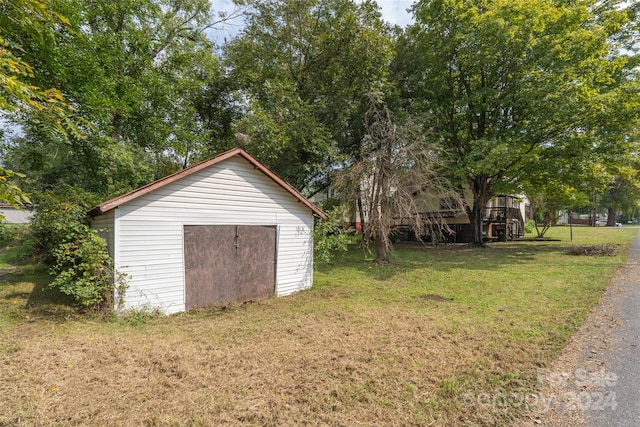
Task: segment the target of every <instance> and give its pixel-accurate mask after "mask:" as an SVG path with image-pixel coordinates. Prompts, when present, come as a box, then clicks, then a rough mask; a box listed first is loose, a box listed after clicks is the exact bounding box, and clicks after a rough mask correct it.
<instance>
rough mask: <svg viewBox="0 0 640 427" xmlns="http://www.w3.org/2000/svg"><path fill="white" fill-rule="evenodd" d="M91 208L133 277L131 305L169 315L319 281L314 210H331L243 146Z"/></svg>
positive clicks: (127, 299)
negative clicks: (315, 275) (315, 270)
mask: <svg viewBox="0 0 640 427" xmlns="http://www.w3.org/2000/svg"><path fill="white" fill-rule="evenodd" d="M90 214H91V215H92V217H93V221H92V226H93V227H94V228H97V229H99V230H101V235H102V236H103V237H104V238H105V239H106V240H107V244H108V247H109V252H110V254H111V256H112V258H113V260H114V263H115V267H116V270H117V272H118V273H124V274H126V275H127V276H126V277H127V279H128V285H129V288H128V289H127V291H126V295H125V296H124V308H125V309H127V308H135V309H143V308H158V309H160V310H162V311H163V312H166V313H173V312H178V311H183V310H188V309H191V308H197V307H205V306H210V305H226V304H229V303H234V302H235V303H238V302H244V301H249V300H254V299H257V298H264V297H267V296H269V295H271V294H275V295H287V294H290V293H292V292H295V291H298V290H300V289H304V288H308V287H310V286H311V284H312V280H313V240H312V230H313V222H314V218H313V216H314V215H317V216H319V217H324V216H325V214H324V213H323V212H322V211H321V210H320V209H318V208H316V207H315V205H313V204H312V203H311V202H309V201H308V200H307V199H305V198H304V197H303V196H302V195H301V194H300V193H298V192H297V191H296V190H295V189H293V188H292V187H291V186H289V185H288V184H287V183H285V182H284V181H282V180H281V179H280V178H278V177H277V176H276V175H274V174H273V173H272V172H271V171H269V170H268V169H267V168H266V167H265V166H264V165H262V164H261V163H260V162H259V161H257V160H256V159H255V158H254V157H252V156H251V155H249V154H248V153H247V152H245V151H243V150H242V149H234V150H231V151H228V152H226V153H224V154H222V155H220V156H218V157H215V158H212V159H210V160H207V161H205V162H202V163H199V164H197V165H194V166H192V167H190V168H188V169H185V170H182V171H180V172H178V173H176V174H173V175H170V176H168V177H165V178H163V179H161V180H158V181H156V182H154V183H152V184H149V185H147V186H145V187H142V188H140V189H138V190H135V191H133V192H131V193H128V194H125V195H123V196H120V197H117V198H115V199H112V200H109V201H107V202H105V203H103V204H101V205H99V206H97V207H95V208H94V209H92V211H91V212H90ZM116 297H118V296H116Z"/></svg>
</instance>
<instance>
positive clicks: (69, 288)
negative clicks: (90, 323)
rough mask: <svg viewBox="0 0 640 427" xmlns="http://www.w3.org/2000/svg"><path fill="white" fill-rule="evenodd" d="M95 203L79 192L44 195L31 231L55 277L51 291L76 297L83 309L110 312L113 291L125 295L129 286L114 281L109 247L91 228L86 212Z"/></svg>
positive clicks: (123, 281) (70, 191)
mask: <svg viewBox="0 0 640 427" xmlns="http://www.w3.org/2000/svg"><path fill="white" fill-rule="evenodd" d="M70 194H73V195H74V196H75V197H73V196H71V195H70ZM92 200H93V196H91V195H89V194H88V193H83V192H82V191H81V190H79V189H77V188H75V189H68V190H67V194H66V195H65V194H51V193H48V194H44V195H42V196H41V197H40V200H39V203H38V206H37V208H36V213H35V215H34V217H33V219H32V222H31V231H32V235H33V238H34V239H35V241H36V242H37V243H38V250H39V252H40V253H41V254H42V255H43V256H44V259H45V260H46V261H47V263H49V264H50V265H51V269H50V273H51V275H53V276H55V279H54V280H53V282H51V284H50V286H51V287H53V288H56V289H58V290H60V292H62V293H64V294H66V295H71V296H73V298H74V299H75V300H76V302H78V303H79V304H80V305H82V306H83V307H87V308H97V309H100V308H101V309H110V308H111V305H112V303H113V295H114V290H116V288H118V289H117V290H118V293H119V295H122V294H123V292H124V290H125V286H126V284H125V280H124V279H125V278H119V277H118V278H115V277H114V268H113V267H114V266H113V261H112V259H111V257H110V256H109V252H108V250H107V244H106V242H105V240H104V239H103V238H101V237H99V236H98V233H97V231H96V230H94V229H92V228H91V227H90V226H89V222H88V218H87V211H88V208H89V207H90V206H92V205H93V203H92ZM116 279H117V280H116Z"/></svg>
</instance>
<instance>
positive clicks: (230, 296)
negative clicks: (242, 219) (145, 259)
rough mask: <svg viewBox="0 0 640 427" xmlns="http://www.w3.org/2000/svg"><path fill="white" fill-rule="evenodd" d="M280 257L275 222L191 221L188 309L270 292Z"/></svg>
mask: <svg viewBox="0 0 640 427" xmlns="http://www.w3.org/2000/svg"><path fill="white" fill-rule="evenodd" d="M275 260H276V227H274V226H253V225H252V226H247V225H185V226H184V262H185V293H186V295H185V302H186V309H187V310H189V309H192V308H197V307H207V306H222V305H227V304H229V303H232V302H235V303H241V302H245V301H252V300H256V299H259V298H265V297H268V296H269V295H270V294H272V293H273V292H274V290H275Z"/></svg>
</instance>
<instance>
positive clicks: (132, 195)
mask: <svg viewBox="0 0 640 427" xmlns="http://www.w3.org/2000/svg"><path fill="white" fill-rule="evenodd" d="M233 156H240V157H242V158H244V159H245V160H247V161H248V162H249V163H251V164H252V165H253V167H255V168H256V169H258V170H260V171H261V172H262V173H263V174H265V175H266V176H267V177H269V178H271V180H272V181H274V182H275V183H276V184H278V185H279V186H280V187H282V188H283V189H285V190H286V191H287V192H289V193H290V194H291V195H292V196H293V197H295V198H296V199H298V201H300V202H301V203H303V204H304V205H305V206H307V207H308V208H309V209H311V212H313V213H314V214H315V215H317V216H319V217H320V218H323V219H326V218H327V214H325V213H324V212H323V211H322V210H321V209H320V208H318V207H317V206H316V205H314V204H313V203H311V202H310V201H309V200H307V199H306V198H305V197H304V196H303V195H302V194H300V192H298V190H296V189H295V188H293V187H292V186H291V185H289V184H287V183H286V182H285V181H284V180H283V179H282V178H280V177H279V176H277V175H276V174H275V173H273V172H271V171H270V170H269V169H268V168H267V167H266V166H265V165H263V164H262V163H260V162H259V161H258V160H257V159H256V158H255V157H253V156H252V155H251V154H249V153H247V152H246V151H244V150H243V149H242V148H234V149H233V150H229V151H227V152H225V153H222V154H220V155H219V156H216V157H213V158H211V159H209V160H205V161H203V162H200V163H197V164H195V165H193V166H190V167H188V168H186V169H183V170H181V171H179V172H176V173H174V174H172V175H168V176H165V177H164V178H161V179H159V180H157V181H154V182H152V183H151V184H147V185H145V186H143V187H140V188H138V189H137V190H133V191H131V192H129V193H127V194H123V195H122V196H118V197H115V198H113V199H111V200H108V201H106V202H104V203H102V204H101V205H98V206H96V207H94V208H93V209H91V210H90V211H89V215H91V216H98V215H102V214H104V213H107V212H109V211H111V210H113V209H115V208H117V207H118V206H120V205H122V204H124V203H127V202H129V201H131V200H134V199H136V198H138V197H140V196H143V195H145V194H148V193H150V192H152V191H154V190H156V189H158V188H161V187H164V186H165V185H167V184H171V183H172V182H175V181H177V180H179V179H181V178H184V177H186V176H189V175H191V174H192V173H196V172H198V171H201V170H202V169H205V168H208V167H209V166H212V165H215V164H218V163H220V162H222V161H225V160H227V159H228V158H230V157H233Z"/></svg>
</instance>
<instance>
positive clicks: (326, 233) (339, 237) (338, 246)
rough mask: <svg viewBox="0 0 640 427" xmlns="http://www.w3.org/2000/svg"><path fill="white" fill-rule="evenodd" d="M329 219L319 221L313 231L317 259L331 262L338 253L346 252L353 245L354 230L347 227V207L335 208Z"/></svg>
mask: <svg viewBox="0 0 640 427" xmlns="http://www.w3.org/2000/svg"><path fill="white" fill-rule="evenodd" d="M327 215H328V218H327V219H325V220H321V219H319V220H317V221H316V224H315V227H314V229H313V240H314V247H313V249H314V253H315V258H316V259H320V260H322V261H324V262H330V261H331V260H332V259H333V257H334V256H335V253H336V252H346V251H347V249H348V246H349V244H350V243H353V241H354V237H353V228H351V227H346V226H345V222H346V221H348V218H349V216H348V211H347V208H346V207H345V206H335V207H333V208H332V209H331V210H330V211H329V212H328V214H327Z"/></svg>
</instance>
